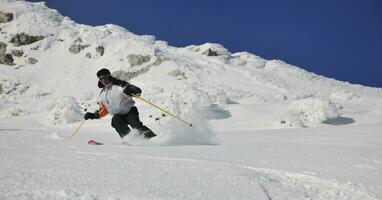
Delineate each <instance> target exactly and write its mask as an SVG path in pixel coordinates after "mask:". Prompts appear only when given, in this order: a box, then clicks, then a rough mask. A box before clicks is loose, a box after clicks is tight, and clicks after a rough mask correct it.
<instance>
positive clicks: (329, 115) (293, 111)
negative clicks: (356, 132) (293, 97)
mask: <svg viewBox="0 0 382 200" xmlns="http://www.w3.org/2000/svg"><path fill="white" fill-rule="evenodd" d="M289 109H290V111H289V112H290V116H293V117H292V118H291V119H290V120H288V122H285V121H283V122H282V123H283V124H287V125H289V126H290V127H308V126H314V125H317V124H320V123H325V122H331V121H333V120H335V119H340V118H341V115H340V113H339V111H338V108H337V107H336V105H335V104H333V103H332V102H331V101H330V100H327V99H322V98H313V97H312V98H306V99H301V100H297V101H295V102H293V103H291V104H290V107H289Z"/></svg>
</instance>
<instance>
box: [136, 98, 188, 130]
mask: <svg viewBox="0 0 382 200" xmlns="http://www.w3.org/2000/svg"><path fill="white" fill-rule="evenodd" d="M132 96H133V97H135V98H137V99H140V100H142V101H144V102H146V103H148V104H150V105H152V106H154V107H155V108H158V109H159V110H161V111H162V112H164V113H166V114H168V115H170V116H172V117H174V118H175V119H177V120H179V121H181V122H184V123H186V124H187V125H189V126H190V127H191V126H192V124H191V123H190V122H188V121H186V120H184V119H182V118H180V117H178V116H176V115H174V114H172V113H170V112H169V111H166V110H165V109H163V108H161V107H159V106H157V105H155V104H153V103H151V102H150V101H148V100H146V99H144V98H142V97H140V96H138V95H134V94H133V95H132Z"/></svg>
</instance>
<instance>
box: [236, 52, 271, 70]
mask: <svg viewBox="0 0 382 200" xmlns="http://www.w3.org/2000/svg"><path fill="white" fill-rule="evenodd" d="M232 56H233V58H231V59H230V62H231V63H232V64H234V65H239V66H246V67H254V68H256V69H260V68H263V67H265V64H266V63H267V60H265V59H263V58H261V57H260V56H256V55H253V54H251V53H248V52H238V53H234V54H232Z"/></svg>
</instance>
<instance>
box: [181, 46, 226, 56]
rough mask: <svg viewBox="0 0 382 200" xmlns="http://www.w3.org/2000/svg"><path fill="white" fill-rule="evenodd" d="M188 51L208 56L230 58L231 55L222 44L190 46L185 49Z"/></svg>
mask: <svg viewBox="0 0 382 200" xmlns="http://www.w3.org/2000/svg"><path fill="white" fill-rule="evenodd" d="M185 48H186V49H188V50H191V51H194V52H197V53H200V54H203V55H207V56H230V55H231V53H230V52H229V51H228V50H227V49H226V48H225V47H224V46H223V45H221V44H217V43H205V44H202V45H190V46H187V47H185Z"/></svg>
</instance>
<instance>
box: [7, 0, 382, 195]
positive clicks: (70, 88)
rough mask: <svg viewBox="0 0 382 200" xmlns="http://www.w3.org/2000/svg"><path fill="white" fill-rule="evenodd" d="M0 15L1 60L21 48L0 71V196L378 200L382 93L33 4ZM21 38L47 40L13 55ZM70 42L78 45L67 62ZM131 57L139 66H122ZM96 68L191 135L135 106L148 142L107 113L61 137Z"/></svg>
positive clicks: (89, 98) (92, 103) (89, 100)
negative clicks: (121, 131)
mask: <svg viewBox="0 0 382 200" xmlns="http://www.w3.org/2000/svg"><path fill="white" fill-rule="evenodd" d="M0 11H3V12H10V13H13V14H14V20H13V21H10V22H7V23H0V28H1V34H0V41H1V42H4V43H6V44H7V48H6V53H11V51H12V50H15V49H16V50H23V52H24V55H23V56H21V57H15V56H14V57H13V58H14V63H15V65H14V66H8V65H2V64H0V118H1V120H0V136H1V137H0V149H1V150H0V159H1V163H0V180H1V181H0V183H1V184H0V199H381V198H382V187H381V185H382V181H381V177H382V171H381V170H382V150H381V148H380V147H381V143H382V140H381V136H380V135H381V134H380V130H381V128H382V89H381V88H370V87H365V86H361V85H353V84H349V83H346V82H341V81H337V80H334V79H330V78H326V77H323V76H320V75H317V74H314V73H311V72H307V71H305V70H303V69H301V68H299V67H297V66H293V65H290V64H287V63H285V62H284V61H281V60H266V59H264V58H261V57H259V56H256V55H254V54H251V53H248V52H236V53H231V52H230V51H229V50H228V49H226V48H225V47H224V46H222V45H220V44H216V43H206V44H201V45H190V46H187V47H184V48H175V47H171V46H168V44H167V42H165V41H158V40H156V39H155V37H154V36H149V35H145V36H139V35H136V34H134V33H131V32H129V31H128V30H126V29H125V28H122V27H119V26H116V25H112V24H107V25H103V26H97V27H91V26H87V25H83V24H77V23H76V22H74V21H72V20H71V19H69V18H68V17H64V16H62V15H60V13H59V12H58V11H56V10H53V9H50V8H47V7H46V6H45V4H44V3H31V2H25V1H14V0H0ZM21 32H25V33H27V34H29V35H42V36H44V37H45V38H44V39H42V40H40V41H37V42H35V43H32V44H29V45H23V46H18V47H16V46H14V45H13V44H12V43H10V42H9V41H10V40H11V38H12V37H13V36H14V35H16V34H17V33H21ZM73 44H77V45H84V46H86V47H85V48H84V49H83V50H82V51H80V52H79V53H78V54H73V53H71V52H69V48H70V47H71V45H73ZM98 46H103V47H104V49H105V52H104V55H101V54H100V53H99V52H97V50H96V49H97V47H98ZM132 54H134V55H142V56H150V59H149V61H148V62H145V63H142V64H140V65H136V64H134V66H133V65H132V64H131V63H129V59H128V56H129V55H132ZM87 55H90V56H87ZM30 57H33V58H35V59H37V60H38V62H37V63H36V64H33V65H32V64H29V63H27V62H26V60H27V59H28V58H30ZM103 67H107V68H109V69H110V70H111V71H112V72H113V73H114V74H120V75H122V76H124V75H126V74H128V73H129V74H128V75H133V76H131V77H132V78H131V80H129V81H130V82H131V83H132V84H135V85H137V86H139V87H141V88H142V90H143V93H142V97H143V98H145V99H147V100H149V101H150V102H152V103H154V104H156V105H158V106H160V107H162V108H165V109H166V110H168V111H170V112H171V113H174V114H175V115H177V116H180V117H181V118H183V119H184V120H186V121H189V122H191V123H192V124H193V126H192V127H189V126H188V125H187V124H185V123H182V122H180V121H178V120H176V119H174V118H172V117H170V116H168V115H163V113H162V112H161V111H159V110H157V109H156V108H154V107H152V106H150V105H149V104H147V103H145V102H143V101H140V100H139V99H137V100H136V105H137V107H138V109H139V112H140V118H141V120H142V121H143V122H144V124H145V125H147V126H148V127H150V128H151V129H152V130H153V131H154V132H155V133H157V134H158V136H157V137H155V138H152V139H151V140H146V139H144V138H142V137H141V136H140V135H139V134H138V133H137V132H136V131H135V130H133V131H132V132H131V133H130V134H129V135H128V136H127V137H126V138H124V139H123V140H122V141H121V139H120V138H119V136H118V134H117V133H116V132H115V131H114V130H113V128H112V127H111V126H110V120H111V117H110V116H108V117H106V118H105V119H102V120H89V121H86V122H85V123H84V125H83V127H82V128H81V129H80V131H79V132H78V134H77V135H75V137H74V138H73V139H72V140H70V141H68V137H69V135H71V134H72V133H73V131H74V130H75V129H76V128H77V127H78V125H79V124H80V122H81V120H82V117H83V114H84V112H85V110H88V111H95V110H96V109H97V107H98V106H97V103H96V102H97V99H98V93H99V88H98V87H97V82H98V80H97V77H96V76H95V74H96V72H97V71H98V70H99V69H101V68H103ZM349 70H350V69H349ZM91 139H94V140H98V141H100V142H103V143H105V145H101V146H90V145H87V141H88V140H91ZM122 142H126V143H127V144H128V145H121V143H122Z"/></svg>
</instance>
